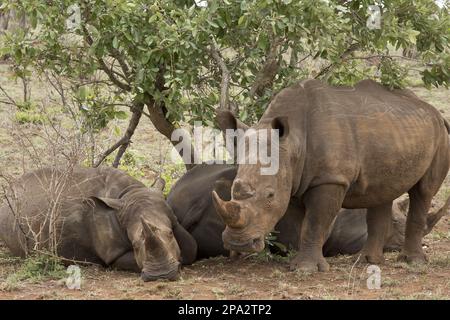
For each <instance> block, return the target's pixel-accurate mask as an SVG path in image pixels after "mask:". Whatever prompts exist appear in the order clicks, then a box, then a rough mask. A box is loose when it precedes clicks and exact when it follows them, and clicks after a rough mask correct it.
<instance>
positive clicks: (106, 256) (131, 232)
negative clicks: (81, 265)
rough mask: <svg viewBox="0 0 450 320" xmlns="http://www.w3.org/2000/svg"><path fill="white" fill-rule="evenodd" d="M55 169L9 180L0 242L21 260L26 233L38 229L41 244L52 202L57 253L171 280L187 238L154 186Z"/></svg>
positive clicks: (190, 244) (190, 243) (119, 176)
mask: <svg viewBox="0 0 450 320" xmlns="http://www.w3.org/2000/svg"><path fill="white" fill-rule="evenodd" d="M63 173H64V171H62V169H51V168H44V169H40V170H36V171H33V172H30V173H27V174H25V175H23V176H22V177H21V178H20V179H19V180H18V181H16V182H15V184H14V188H13V189H14V192H15V194H16V196H15V197H13V196H12V194H11V192H10V194H9V196H8V199H9V204H8V203H7V201H5V203H4V204H3V206H2V207H1V208H0V239H2V240H3V241H4V242H5V243H6V245H7V247H8V248H9V249H10V250H11V252H12V253H13V254H14V255H17V256H22V257H23V256H24V255H25V254H26V251H28V250H30V249H32V248H33V247H34V246H35V243H34V241H33V240H34V238H33V237H31V233H32V232H31V231H34V232H38V230H40V229H41V227H42V229H43V230H44V232H43V234H42V236H41V237H40V239H41V240H40V242H41V243H42V244H43V245H42V244H41V245H40V247H41V249H42V248H48V241H47V240H48V239H49V225H48V223H45V221H48V217H50V215H51V212H52V210H51V209H50V208H52V204H55V203H56V204H57V208H58V209H57V210H53V212H57V218H56V222H57V223H56V233H55V234H56V235H57V243H58V246H57V252H58V254H59V255H60V256H62V257H64V258H67V259H73V260H78V261H88V262H92V263H97V264H101V265H103V266H111V267H113V268H118V269H124V270H130V271H134V272H141V277H142V279H143V280H144V281H149V280H156V279H170V280H175V279H177V278H178V277H179V274H180V264H181V262H183V263H185V264H188V263H192V262H193V261H194V259H195V256H196V244H195V240H194V239H193V238H192V237H191V236H190V235H189V234H188V233H187V232H186V230H184V228H182V227H181V226H180V225H179V223H178V221H177V219H176V217H175V216H174V214H173V212H172V210H171V209H170V207H169V206H168V205H167V203H166V202H165V200H164V196H163V194H162V191H161V189H156V188H152V189H149V188H147V187H145V186H144V185H143V184H142V183H141V182H139V181H137V180H135V179H134V178H132V177H130V176H128V175H127V174H125V173H124V172H122V171H120V170H117V169H113V168H107V167H100V168H81V167H75V168H74V170H73V172H71V173H70V174H69V176H68V177H67V178H62V177H63ZM57 183H58V184H59V187H58V190H59V191H56V190H57V189H56V188H55V185H56V184H57ZM11 207H12V209H13V210H11ZM16 216H18V218H16ZM27 221H28V222H32V223H31V224H30V223H27ZM29 225H32V229H30V228H29V227H28V226H29ZM43 226H44V227H43ZM180 249H181V250H180Z"/></svg>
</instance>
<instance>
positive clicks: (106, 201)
mask: <svg viewBox="0 0 450 320" xmlns="http://www.w3.org/2000/svg"><path fill="white" fill-rule="evenodd" d="M91 199H92V200H94V201H98V202H100V203H102V204H103V205H105V206H106V207H109V208H112V209H115V210H121V209H122V208H123V207H124V205H125V202H124V201H123V200H121V199H113V198H106V197H91Z"/></svg>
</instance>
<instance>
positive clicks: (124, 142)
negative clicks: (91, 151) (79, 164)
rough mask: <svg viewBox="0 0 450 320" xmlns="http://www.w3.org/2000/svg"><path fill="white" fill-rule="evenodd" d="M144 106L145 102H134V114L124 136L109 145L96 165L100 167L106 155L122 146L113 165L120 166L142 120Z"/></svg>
mask: <svg viewBox="0 0 450 320" xmlns="http://www.w3.org/2000/svg"><path fill="white" fill-rule="evenodd" d="M143 108H144V104H143V103H134V104H133V108H132V112H133V114H132V116H131V119H130V122H129V123H128V128H127V130H126V132H125V134H124V135H123V137H122V138H120V140H119V141H117V142H116V143H115V144H113V145H112V146H111V147H109V149H108V150H106V151H105V152H103V153H102V155H101V156H100V158H99V159H98V160H97V162H96V163H95V164H94V167H98V166H99V165H100V164H101V163H102V162H103V161H104V160H105V159H106V157H108V156H109V155H110V154H111V153H113V152H114V151H116V150H117V149H118V148H120V149H119V151H118V152H117V154H116V157H115V159H114V162H113V167H114V168H117V167H118V166H119V164H120V159H121V158H122V156H123V154H124V153H125V151H126V149H127V148H128V146H129V145H130V143H131V137H132V136H133V134H134V131H135V130H136V128H137V126H138V124H139V121H140V119H141V116H142V110H143Z"/></svg>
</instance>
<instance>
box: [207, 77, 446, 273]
mask: <svg viewBox="0 0 450 320" xmlns="http://www.w3.org/2000/svg"><path fill="white" fill-rule="evenodd" d="M218 122H219V124H220V126H221V129H222V130H224V129H236V128H237V127H238V126H239V125H240V123H239V122H238V121H237V120H236V118H235V117H234V116H233V115H232V114H231V113H230V112H226V111H224V112H221V113H219V114H218ZM253 129H256V130H259V131H257V132H260V131H264V132H267V130H270V129H276V130H278V132H279V144H277V143H274V147H277V148H278V150H279V162H278V165H279V170H278V171H277V173H276V174H273V175H262V174H261V170H260V169H261V168H262V167H263V165H262V164H261V161H259V159H258V162H257V163H256V164H251V162H250V161H248V160H249V159H248V158H249V157H250V156H252V157H253V156H254V155H249V154H246V155H245V157H246V161H245V164H239V168H238V172H237V176H236V179H235V180H234V182H233V187H232V199H231V200H230V201H224V200H222V199H221V198H220V197H219V196H218V195H217V194H216V193H213V196H214V199H215V204H216V207H217V210H218V212H219V213H220V214H221V216H222V217H223V219H224V221H225V223H226V225H227V227H226V228H225V231H224V232H223V240H224V244H225V246H226V247H227V248H228V249H232V250H236V251H244V252H254V251H261V250H262V249H263V248H264V237H265V235H266V234H267V233H268V232H270V231H271V230H272V229H273V228H274V226H275V225H276V223H277V222H278V221H279V220H280V219H281V217H282V216H283V214H284V213H285V212H286V209H287V207H288V205H289V202H290V200H291V199H292V197H294V198H295V199H296V205H297V206H298V208H299V209H300V210H301V211H302V212H303V213H304V219H303V226H302V234H301V241H300V245H299V247H300V249H299V253H298V254H297V256H296V257H294V259H293V260H292V261H291V268H292V269H300V270H303V271H317V270H319V271H326V270H328V269H329V265H328V263H327V261H326V260H325V259H324V257H323V254H322V246H323V244H324V242H325V239H326V235H327V233H328V232H329V230H330V225H331V224H332V222H333V220H334V218H335V217H336V215H337V213H338V211H339V210H340V208H341V207H344V208H368V210H367V228H368V238H367V241H366V243H365V246H364V248H363V252H362V256H363V259H364V258H365V259H366V260H367V261H368V262H370V263H381V262H382V261H384V258H383V246H384V242H385V239H386V236H387V234H388V230H389V225H390V222H391V215H392V210H391V208H392V201H393V200H394V199H396V198H398V197H399V196H400V195H402V194H403V193H405V192H408V194H409V198H410V206H409V211H408V217H407V221H406V232H405V243H404V247H403V250H402V252H401V254H400V256H399V259H400V260H406V261H407V262H410V263H411V262H417V263H423V262H425V261H426V257H425V254H424V252H423V250H422V237H423V234H424V230H425V224H426V217H427V212H428V209H429V207H430V204H431V199H432V198H433V196H434V195H435V194H436V192H437V191H438V189H439V187H440V185H441V184H442V182H443V180H444V178H445V176H446V174H447V172H448V169H449V164H450V147H449V137H448V133H449V126H448V124H447V122H446V121H445V120H444V118H443V117H442V115H441V114H440V113H439V111H437V110H436V109H435V108H433V107H432V106H431V105H429V104H427V103H425V102H423V101H421V100H420V99H418V98H417V97H416V96H415V95H414V94H413V93H412V92H410V91H406V90H388V89H387V88H385V87H383V86H381V85H379V84H377V83H376V82H374V81H371V80H364V81H361V82H359V83H358V84H356V85H355V87H331V86H328V85H326V84H324V83H322V82H320V81H318V80H306V81H303V82H301V83H299V84H297V85H294V86H292V87H289V88H286V89H284V90H282V91H281V92H280V93H278V94H277V95H276V96H275V98H274V99H273V100H272V101H271V103H270V105H269V106H268V108H267V110H266V111H265V113H264V115H263V116H262V117H261V119H260V120H259V122H258V123H257V124H256V125H255V126H254V127H253ZM254 132H255V131H252V134H253V135H254ZM261 141H262V140H260V143H263V142H261ZM268 143H269V148H270V146H271V145H270V143H271V139H268ZM240 145H241V151H242V150H244V151H245V150H246V149H245V143H240Z"/></svg>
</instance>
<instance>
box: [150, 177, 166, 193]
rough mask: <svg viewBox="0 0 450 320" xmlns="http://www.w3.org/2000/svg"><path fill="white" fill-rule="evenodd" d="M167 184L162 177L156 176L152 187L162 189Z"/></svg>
mask: <svg viewBox="0 0 450 320" xmlns="http://www.w3.org/2000/svg"><path fill="white" fill-rule="evenodd" d="M165 186H166V181H165V180H164V179H163V178H161V177H158V178H156V179H155V181H154V182H153V184H152V188H155V189H158V190H161V191H163V190H164V187H165Z"/></svg>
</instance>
